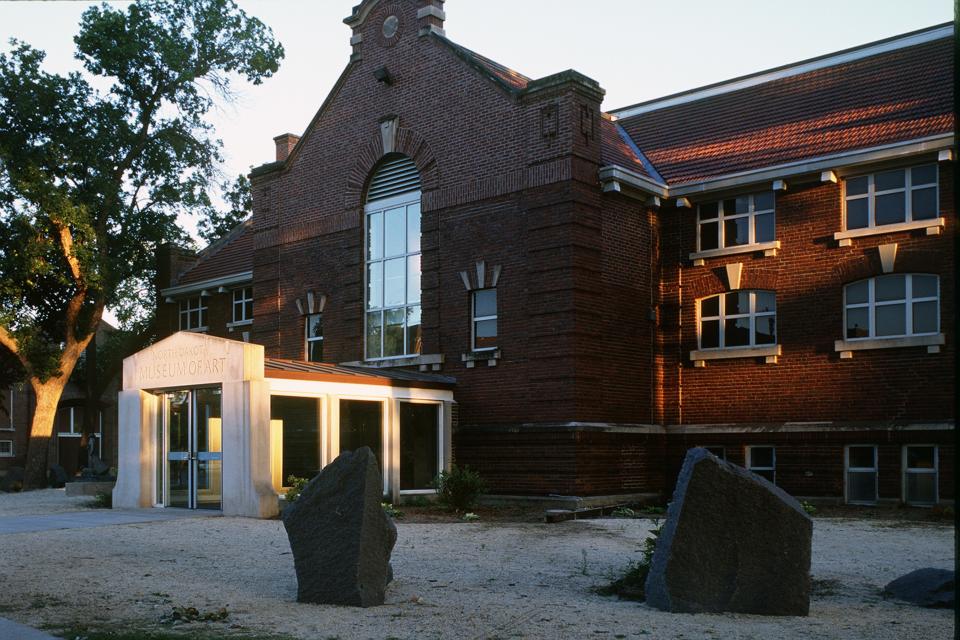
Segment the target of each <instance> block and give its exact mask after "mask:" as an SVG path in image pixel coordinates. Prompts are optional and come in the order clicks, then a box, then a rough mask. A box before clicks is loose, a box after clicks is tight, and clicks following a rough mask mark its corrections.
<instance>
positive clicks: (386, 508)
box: [380, 502, 403, 520]
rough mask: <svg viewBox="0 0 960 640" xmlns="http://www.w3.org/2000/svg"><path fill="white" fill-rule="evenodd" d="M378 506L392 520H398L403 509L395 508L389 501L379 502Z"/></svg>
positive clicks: (401, 515)
mask: <svg viewBox="0 0 960 640" xmlns="http://www.w3.org/2000/svg"><path fill="white" fill-rule="evenodd" d="M380 506H381V507H382V508H383V512H384V513H385V514H387V515H388V516H390V517H391V518H393V519H394V520H399V519H400V518H402V517H403V511H400V509H397V508H396V507H395V506H393V505H392V504H390V503H389V502H381V503H380Z"/></svg>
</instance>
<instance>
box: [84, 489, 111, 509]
mask: <svg viewBox="0 0 960 640" xmlns="http://www.w3.org/2000/svg"><path fill="white" fill-rule="evenodd" d="M87 506H88V507H90V508H91V509H112V508H113V492H112V491H101V492H100V493H98V494H97V495H95V496H93V500H91V501H90V502H88V503H87Z"/></svg>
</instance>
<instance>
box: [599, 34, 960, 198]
mask: <svg viewBox="0 0 960 640" xmlns="http://www.w3.org/2000/svg"><path fill="white" fill-rule="evenodd" d="M951 33H952V29H947V28H945V27H944V26H939V27H935V28H932V29H929V30H925V31H923V32H918V33H914V34H906V35H905V36H902V37H899V38H894V39H890V40H888V41H883V42H882V43H873V44H872V45H864V47H860V48H858V49H854V50H848V51H846V52H841V53H838V54H835V55H834V56H833V57H830V56H827V57H824V58H819V59H816V60H815V61H813V62H811V61H807V62H806V63H798V65H795V66H794V68H781V69H778V70H774V71H773V72H764V73H761V74H756V75H755V76H751V77H747V78H740V79H737V80H734V81H731V82H730V83H729V84H730V86H729V87H724V86H722V85H712V86H711V87H708V88H706V89H704V90H694V91H691V92H687V93H685V94H678V95H677V96H670V97H668V98H664V99H662V100H660V101H652V102H649V103H644V104H642V105H636V106H634V107H628V108H626V109H623V110H620V111H619V112H614V113H615V114H617V113H619V114H620V115H621V117H620V119H619V120H618V124H620V125H621V126H622V127H623V128H624V130H626V131H627V132H628V133H629V135H630V137H631V138H632V139H633V140H634V141H635V142H636V144H637V146H638V147H639V148H640V149H641V150H642V152H643V154H645V155H646V157H647V158H648V159H649V160H650V162H651V163H653V166H654V167H655V168H656V170H657V171H658V172H659V173H660V174H662V176H663V177H664V179H665V180H666V181H667V183H668V184H670V185H671V186H674V185H677V184H684V183H691V182H700V181H704V180H708V179H711V178H715V177H717V176H722V175H729V174H735V173H738V172H743V171H750V170H755V169H758V168H763V167H770V166H775V165H781V164H786V163H790V162H794V161H800V160H805V159H809V158H816V157H819V156H825V155H832V154H839V153H846V152H851V151H855V150H859V149H866V148H872V147H878V146H881V145H888V144H894V143H899V142H905V141H912V140H917V139H923V138H927V137H930V136H935V135H940V134H949V133H951V132H952V131H953V128H954V114H953V47H952V44H953V41H952V38H951V37H950V35H951ZM858 54H859V55H858ZM832 62H835V63H832ZM798 69H799V70H800V72H795V71H797V70H798ZM803 69H809V70H806V71H804V70H803Z"/></svg>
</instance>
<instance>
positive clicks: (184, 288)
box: [160, 271, 253, 296]
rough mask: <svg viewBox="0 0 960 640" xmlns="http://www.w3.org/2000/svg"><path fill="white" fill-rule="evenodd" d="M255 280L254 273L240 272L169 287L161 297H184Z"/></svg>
mask: <svg viewBox="0 0 960 640" xmlns="http://www.w3.org/2000/svg"><path fill="white" fill-rule="evenodd" d="M252 280H253V271H240V272H237V273H232V274H230V275H227V276H221V277H219V278H210V279H209V280H201V281H199V282H191V283H188V284H181V285H177V286H175V287H167V288H166V289H161V290H160V295H161V296H182V295H184V294H187V293H195V292H199V291H203V290H204V289H215V288H217V287H228V286H231V285H235V284H242V283H244V282H250V281H252Z"/></svg>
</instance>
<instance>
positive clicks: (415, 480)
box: [400, 402, 440, 491]
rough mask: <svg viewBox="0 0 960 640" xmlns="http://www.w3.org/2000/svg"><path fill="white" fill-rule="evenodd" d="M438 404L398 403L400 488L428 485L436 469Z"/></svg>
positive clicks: (416, 487)
mask: <svg viewBox="0 0 960 640" xmlns="http://www.w3.org/2000/svg"><path fill="white" fill-rule="evenodd" d="M439 447H440V406H439V405H437V404H420V403H412V402H401V403H400V490H401V491H411V490H423V489H432V488H433V486H432V484H433V481H434V479H435V478H436V477H437V473H439V471H440V469H439V461H440V460H439V459H440V450H439Z"/></svg>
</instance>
